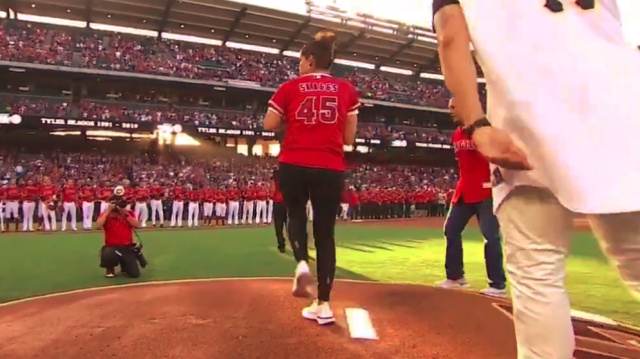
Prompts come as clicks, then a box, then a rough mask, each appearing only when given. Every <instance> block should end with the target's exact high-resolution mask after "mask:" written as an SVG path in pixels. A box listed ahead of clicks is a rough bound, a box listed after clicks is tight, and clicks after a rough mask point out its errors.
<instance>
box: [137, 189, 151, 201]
mask: <svg viewBox="0 0 640 359" xmlns="http://www.w3.org/2000/svg"><path fill="white" fill-rule="evenodd" d="M150 195H151V191H150V190H149V189H148V188H138V189H137V190H136V201H137V202H142V203H144V202H146V201H148V200H149V196H150Z"/></svg>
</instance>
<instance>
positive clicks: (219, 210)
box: [216, 195, 238, 225]
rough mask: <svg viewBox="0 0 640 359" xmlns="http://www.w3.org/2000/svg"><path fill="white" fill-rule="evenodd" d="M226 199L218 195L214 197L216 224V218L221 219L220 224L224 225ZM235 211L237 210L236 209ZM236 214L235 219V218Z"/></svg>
mask: <svg viewBox="0 0 640 359" xmlns="http://www.w3.org/2000/svg"><path fill="white" fill-rule="evenodd" d="M225 201H226V199H225V198H224V197H223V196H221V195H218V196H217V198H216V224H217V223H218V219H219V220H221V221H222V225H224V221H225V215H226V214H227V203H226V202H225ZM236 212H237V211H236ZM237 218H238V217H237V215H236V219H237Z"/></svg>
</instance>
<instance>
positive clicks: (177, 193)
mask: <svg viewBox="0 0 640 359" xmlns="http://www.w3.org/2000/svg"><path fill="white" fill-rule="evenodd" d="M171 192H172V197H173V211H172V212H171V227H175V226H176V223H177V224H178V226H179V227H182V213H183V212H184V195H185V190H184V188H183V187H180V186H179V185H177V186H176V187H174V188H173V190H172V191H171Z"/></svg>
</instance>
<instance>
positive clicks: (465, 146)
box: [453, 140, 476, 152]
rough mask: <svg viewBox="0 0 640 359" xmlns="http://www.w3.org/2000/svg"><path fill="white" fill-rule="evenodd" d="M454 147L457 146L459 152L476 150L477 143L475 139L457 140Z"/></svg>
mask: <svg viewBox="0 0 640 359" xmlns="http://www.w3.org/2000/svg"><path fill="white" fill-rule="evenodd" d="M453 147H454V148H455V150H456V152H458V151H475V150H476V144H475V143H474V142H473V140H460V141H455V142H454V143H453Z"/></svg>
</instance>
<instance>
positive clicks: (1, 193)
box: [0, 188, 7, 200]
mask: <svg viewBox="0 0 640 359" xmlns="http://www.w3.org/2000/svg"><path fill="white" fill-rule="evenodd" d="M6 198H7V190H6V189H4V188H0V200H4V199H6Z"/></svg>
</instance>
